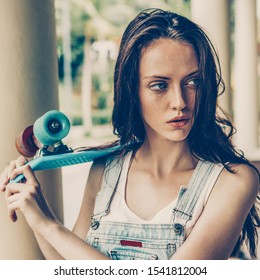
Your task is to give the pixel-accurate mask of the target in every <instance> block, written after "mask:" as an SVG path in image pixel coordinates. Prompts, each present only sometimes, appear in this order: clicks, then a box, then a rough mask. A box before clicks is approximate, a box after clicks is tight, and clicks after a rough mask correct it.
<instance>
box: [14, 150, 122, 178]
mask: <svg viewBox="0 0 260 280" xmlns="http://www.w3.org/2000/svg"><path fill="white" fill-rule="evenodd" d="M120 149H122V146H120V145H118V146H114V147H111V148H107V149H103V150H89V151H81V152H70V153H65V154H58V155H47V156H39V157H37V158H35V159H33V160H31V161H29V162H28V163H27V164H29V165H30V166H31V168H32V170H34V171H38V170H47V169H54V168H61V167H64V166H69V165H75V164H80V163H85V162H90V161H93V160H95V159H97V158H100V157H103V156H106V155H109V154H112V153H114V152H116V151H119V150H120ZM23 178H24V176H23V175H22V174H21V175H19V176H17V177H16V178H15V179H14V180H13V181H12V182H15V183H17V182H19V181H21V180H22V179H23Z"/></svg>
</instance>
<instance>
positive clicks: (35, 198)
mask: <svg viewBox="0 0 260 280" xmlns="http://www.w3.org/2000/svg"><path fill="white" fill-rule="evenodd" d="M26 162H27V160H26V159H25V158H23V157H19V158H18V159H17V160H15V161H12V162H11V163H10V164H9V166H8V167H7V168H6V169H5V171H4V172H3V174H2V175H1V182H2V183H1V189H2V191H5V190H6V201H7V208H8V214H9V217H10V218H11V220H12V221H14V222H15V221H16V220H17V215H16V211H17V210H19V211H21V212H22V213H23V215H24V217H25V218H26V220H27V223H28V224H29V226H30V227H31V228H32V230H33V231H34V232H35V233H40V232H41V229H42V227H43V226H44V224H45V222H46V221H47V220H49V219H53V220H55V217H54V215H53V213H52V212H51V210H50V209H49V207H48V205H47V203H46V200H45V198H44V195H43V193H42V191H41V187H40V184H39V182H38V180H37V179H36V177H35V175H34V172H33V171H32V169H31V167H30V166H29V165H24V164H25V163H26ZM19 174H23V175H24V177H25V179H24V180H23V182H21V183H12V182H10V181H11V180H12V179H14V178H16V177H17V176H18V175H19Z"/></svg>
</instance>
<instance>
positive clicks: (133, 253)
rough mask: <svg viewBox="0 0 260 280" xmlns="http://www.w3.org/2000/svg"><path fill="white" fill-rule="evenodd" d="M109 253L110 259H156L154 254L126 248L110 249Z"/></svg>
mask: <svg viewBox="0 0 260 280" xmlns="http://www.w3.org/2000/svg"><path fill="white" fill-rule="evenodd" d="M109 255H110V257H111V259H112V260H158V256H157V255H156V254H152V253H148V252H144V251H139V250H130V249H126V248H117V249H114V250H111V251H110V252H109Z"/></svg>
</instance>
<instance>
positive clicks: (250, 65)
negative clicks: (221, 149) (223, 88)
mask: <svg viewBox="0 0 260 280" xmlns="http://www.w3.org/2000/svg"><path fill="white" fill-rule="evenodd" d="M256 26H257V22H256V0H250V1H245V0H236V1H235V59H234V67H235V72H234V87H235V88H234V112H235V114H234V117H235V126H236V128H237V134H236V137H235V140H236V145H237V146H238V148H240V149H242V150H244V152H246V153H250V154H251V152H250V151H253V150H254V149H256V148H257V142H258V141H257V138H258V132H257V127H258V122H259V120H258V102H257V34H256ZM250 157H251V156H250ZM258 160H259V158H258Z"/></svg>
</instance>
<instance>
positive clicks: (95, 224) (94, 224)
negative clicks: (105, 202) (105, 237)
mask: <svg viewBox="0 0 260 280" xmlns="http://www.w3.org/2000/svg"><path fill="white" fill-rule="evenodd" d="M108 213H109V209H106V210H105V211H103V212H101V213H99V214H97V215H92V217H91V225H90V227H91V228H92V229H93V230H96V229H98V228H99V225H100V221H101V218H102V217H103V216H106V215H107V214H108Z"/></svg>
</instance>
